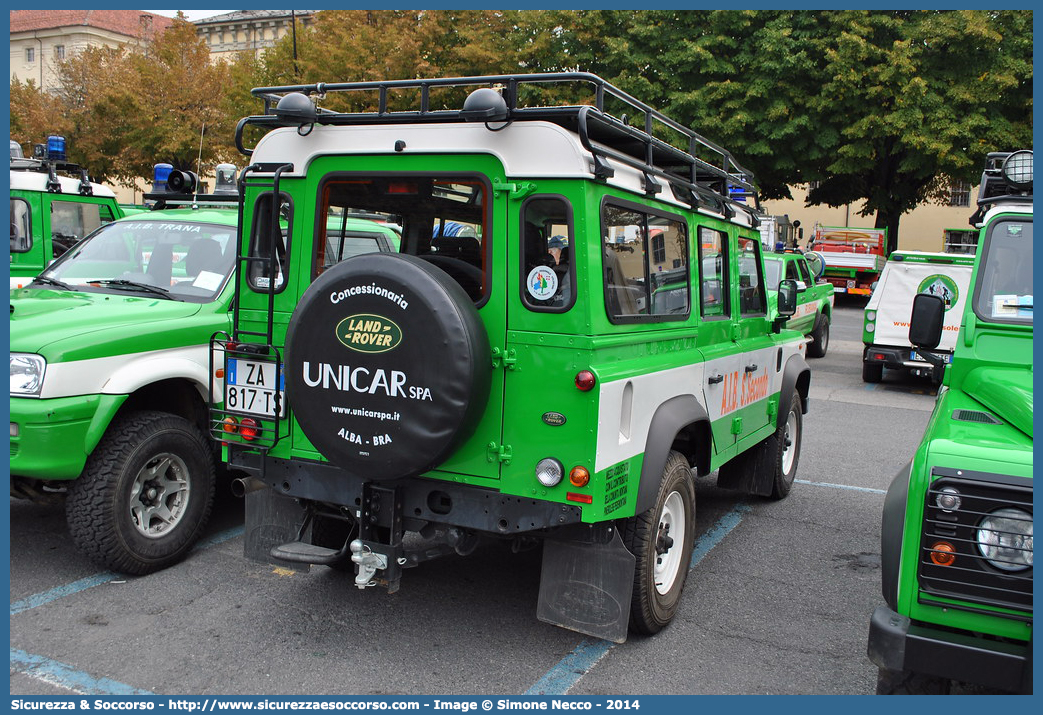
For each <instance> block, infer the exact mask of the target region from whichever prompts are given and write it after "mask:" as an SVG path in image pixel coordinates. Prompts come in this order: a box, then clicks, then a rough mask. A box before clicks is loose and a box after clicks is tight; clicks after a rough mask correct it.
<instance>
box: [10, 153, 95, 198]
mask: <svg viewBox="0 0 1043 715" xmlns="http://www.w3.org/2000/svg"><path fill="white" fill-rule="evenodd" d="M11 171H34V172H45V173H46V174H47V190H48V191H50V192H52V193H56V194H60V193H61V192H62V185H61V182H59V181H58V172H59V171H60V172H62V173H63V174H67V175H69V176H71V177H73V178H76V179H79V180H80V185H79V186H78V187H77V191H78V192H79V193H80V194H81V195H82V196H93V195H94V187H93V186H91V179H90V177H89V176H87V170H86V169H84V168H83V167H82V166H80V165H79V164H73V163H70V162H68V161H57V160H52V159H36V158H27V157H11Z"/></svg>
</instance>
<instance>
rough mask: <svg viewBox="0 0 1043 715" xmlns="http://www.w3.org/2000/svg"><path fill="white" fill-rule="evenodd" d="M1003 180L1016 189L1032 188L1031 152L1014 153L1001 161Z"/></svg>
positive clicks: (1025, 150) (1024, 150)
mask: <svg viewBox="0 0 1043 715" xmlns="http://www.w3.org/2000/svg"><path fill="white" fill-rule="evenodd" d="M1003 178H1004V179H1006V180H1007V182H1008V183H1009V184H1010V185H1011V186H1013V187H1014V188H1016V189H1027V188H1030V187H1031V186H1032V152H1031V151H1028V150H1027V149H1023V150H1021V151H1016V152H1014V153H1012V154H1011V155H1010V156H1008V157H1007V158H1006V159H1004V160H1003Z"/></svg>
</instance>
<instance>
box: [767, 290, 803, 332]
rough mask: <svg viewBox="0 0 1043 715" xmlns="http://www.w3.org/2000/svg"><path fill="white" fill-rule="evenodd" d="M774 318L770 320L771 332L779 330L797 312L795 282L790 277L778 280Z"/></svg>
mask: <svg viewBox="0 0 1043 715" xmlns="http://www.w3.org/2000/svg"><path fill="white" fill-rule="evenodd" d="M775 312H776V315H775V320H774V321H772V324H771V329H772V332H775V333H777V332H779V331H780V330H782V326H783V325H785V324H786V321H787V320H789V319H790V317H791V316H792V315H793V314H794V313H796V312H797V282H796V281H795V280H793V279H792V278H786V279H784V280H782V281H779V294H778V298H777V299H776V301H775Z"/></svg>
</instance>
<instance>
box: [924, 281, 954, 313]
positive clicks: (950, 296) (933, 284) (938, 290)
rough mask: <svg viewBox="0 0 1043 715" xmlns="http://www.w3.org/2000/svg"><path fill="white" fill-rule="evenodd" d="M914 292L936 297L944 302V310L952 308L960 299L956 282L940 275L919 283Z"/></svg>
mask: <svg viewBox="0 0 1043 715" xmlns="http://www.w3.org/2000/svg"><path fill="white" fill-rule="evenodd" d="M916 292H917V293H929V294H931V295H936V296H938V297H939V298H941V299H942V300H943V301H945V310H949V309H950V308H952V307H953V306H954V305H956V302H957V301H958V300H959V299H960V289H959V287H957V285H956V281H954V280H953V279H952V278H950V277H949V276H946V275H943V274H941V273H935V274H934V275H933V276H927V277H926V278H924V279H923V280H922V281H920V285H919V287H918V288H917V289H916Z"/></svg>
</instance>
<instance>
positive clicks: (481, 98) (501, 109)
mask: <svg viewBox="0 0 1043 715" xmlns="http://www.w3.org/2000/svg"><path fill="white" fill-rule="evenodd" d="M460 116H461V117H462V118H463V119H464V120H465V121H468V122H502V121H506V119H507V102H506V100H504V98H503V96H502V95H501V94H500V93H499V92H497V91H496V90H495V89H490V88H489V87H482V88H481V89H476V90H475V91H473V92H471V93H470V94H469V95H467V99H465V100H464V107H463V109H462V110H461V111H460Z"/></svg>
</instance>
